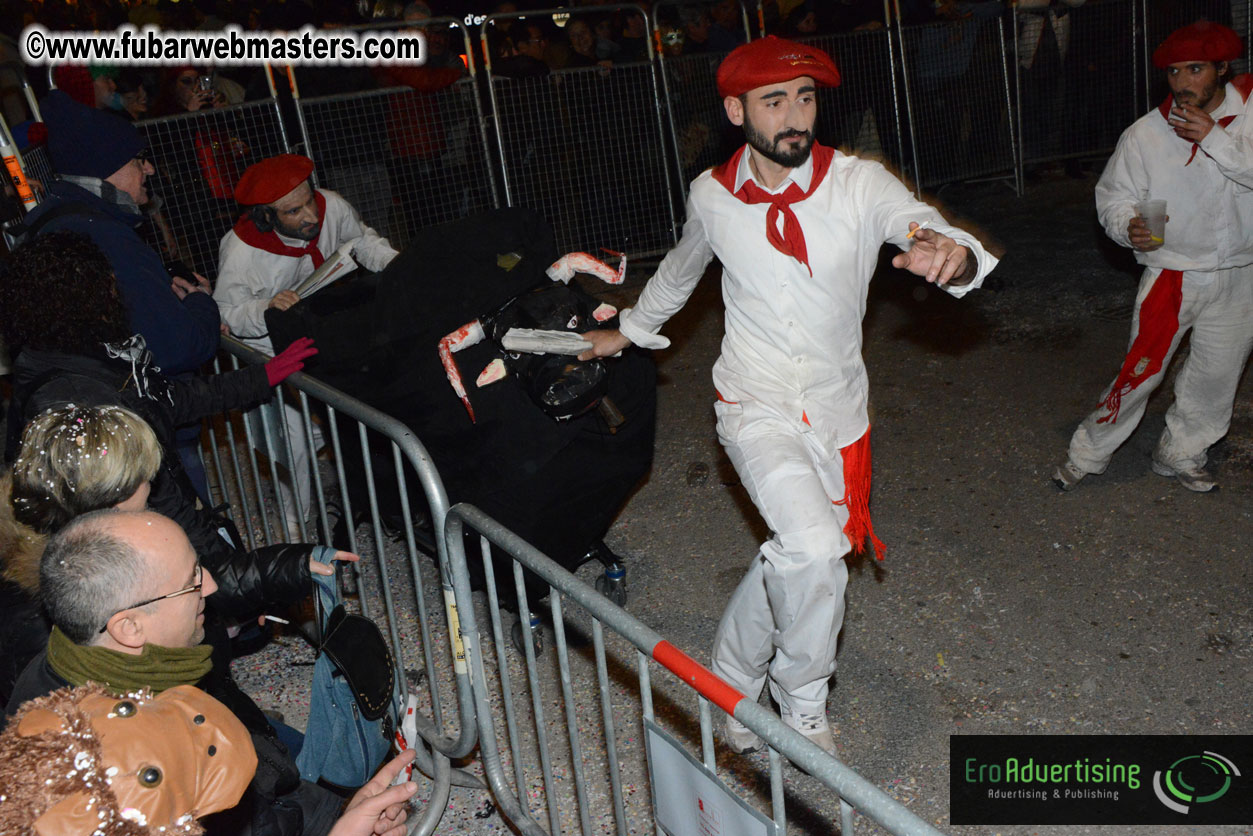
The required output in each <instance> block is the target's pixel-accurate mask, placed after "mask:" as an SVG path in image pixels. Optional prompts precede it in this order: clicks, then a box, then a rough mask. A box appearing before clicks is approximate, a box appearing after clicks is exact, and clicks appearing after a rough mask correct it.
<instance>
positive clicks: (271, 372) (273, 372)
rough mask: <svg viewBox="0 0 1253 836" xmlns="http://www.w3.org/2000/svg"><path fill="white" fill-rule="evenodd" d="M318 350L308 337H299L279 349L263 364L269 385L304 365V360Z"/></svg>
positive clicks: (276, 383) (278, 382) (279, 381)
mask: <svg viewBox="0 0 1253 836" xmlns="http://www.w3.org/2000/svg"><path fill="white" fill-rule="evenodd" d="M317 353H318V350H317V349H316V348H314V347H313V340H312V339H311V338H309V337H301V338H300V339H298V340H296V341H295V342H293V343H292V344H291V345H289V346H287V348H285V349H283V350H282V351H280V352H279V353H278V354H276V355H275V356H274V359H273V360H271V361H270V362H268V363H266V364H265V376H266V379H267V380H268V381H269V382H270V385H271V386H277V385H279V384H280V383H282V382H283V381H284V380H286V379H287V378H288V377H290V376H292V375H294V374H295V373H296V372H298V371H300V370H301V369H303V368H304V367H305V363H304V361H305V360H307V359H308V358H310V357H312V356H313V355H315V354H317Z"/></svg>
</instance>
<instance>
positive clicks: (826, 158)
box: [713, 142, 835, 276]
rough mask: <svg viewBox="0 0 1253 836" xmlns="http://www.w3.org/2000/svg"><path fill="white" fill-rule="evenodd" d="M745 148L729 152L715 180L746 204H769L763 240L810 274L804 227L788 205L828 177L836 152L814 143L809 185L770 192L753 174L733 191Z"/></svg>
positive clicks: (811, 190)
mask: <svg viewBox="0 0 1253 836" xmlns="http://www.w3.org/2000/svg"><path fill="white" fill-rule="evenodd" d="M747 150H748V146H747V145H745V146H744V147H742V148H740V150H738V151H736V152H735V153H734V154H732V155H731V159H729V160H727V161H726V162H725V163H723V164H722V165H720V166H718V167H717V168H715V169H714V170H713V177H714V179H715V180H717V181H718V182H719V183H721V184H722V185H723V186H724V187H725V188H726V190H727V191H729V192H730V193H731V194H733V195H735V196H736V197H737V198H739V199H740V200H742V201H744V202H745V203H769V204H770V210H769V211H768V212H766V240H767V241H769V242H770V246H772V247H774V248H775V249H776V250H778V251H779V252H781V253H783V254H784V255H788V256H791V257H792V258H794V259H796V260H797V261H799V262H800V263H801V264H804V265H805V269H807V270H809V275H811V276H812V275H813V274H814V271H813V268H812V267H810V266H809V250H808V249H806V247H805V230H804V229H802V228H801V222H800V219H799V218H797V217H796V213H795V212H793V211H792V207H791V204H793V203H797V202H799V201H802V200H804V199H805V198H807V197H809V196H810V195H811V194H813V193H814V190H815V189H817V188H818V186H820V185H822V181H823V180H824V179H825V178H826V176H827V170H828V169H830V168H831V160H833V159H834V158H835V152H834V151H832V150H831V149H830V148H827V147H825V146H823V145H819V144H818V143H816V142H815V143H814V145H813V150H812V151H811V152H810V155H811V157H812V158H813V161H814V171H813V175H812V176H811V177H810V180H809V188H808V189H807V190H802V189H801V187H800V186H798V185H796V183H791V184H789V185H788V187H787V188H786V189H784V190H783V191H782V192H780V193H779V194H770V192H768V191H766V190H765V189H763V188H762V187H761V186H758V185H757V184H756V183H755V182H754V181H753V178H752V177H749V178H748V179H747V180H745V181H744V185H743V186H740V190H739V191H738V192H737V191H736V190H735V175H736V173H737V172H738V171H739V167H740V158H741V157H743V156H744V154H745V152H746V151H747ZM779 213H783V234H782V235H780V234H779Z"/></svg>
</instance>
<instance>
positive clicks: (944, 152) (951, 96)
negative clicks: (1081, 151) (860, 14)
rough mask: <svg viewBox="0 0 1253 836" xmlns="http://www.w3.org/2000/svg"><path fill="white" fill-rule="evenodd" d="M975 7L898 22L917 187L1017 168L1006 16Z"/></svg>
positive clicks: (992, 8)
mask: <svg viewBox="0 0 1253 836" xmlns="http://www.w3.org/2000/svg"><path fill="white" fill-rule="evenodd" d="M973 8H974V14H973V15H972V16H971V17H967V18H963V19H960V20H954V21H940V22H936V23H926V24H915V25H908V26H899V27H898V32H899V36H900V49H901V64H902V67H903V70H904V92H905V108H906V114H907V123H908V126H909V139H910V145H911V148H912V151H911V155H912V159H911V161H912V162H913V166H912V168H913V172H914V180H915V182H916V183H917V184H918V186H920V187H927V186H936V185H940V184H943V183H950V182H954V181H958V180H973V179H976V178H986V177H993V176H1002V175H1003V176H1006V177H1016V173H1017V171H1018V166H1019V160H1018V159H1017V153H1016V147H1017V143H1016V139H1015V121H1014V118H1013V101H1012V98H1011V95H1010V84H1011V80H1010V75H1009V59H1008V55H1009V51H1008V49H1007V45H1006V37H1007V36H1006V32H1005V20H1004V18H1003V17H1002V16H1001V12H1000V6H999V5H996V4H980V5H976V6H974V7H973ZM896 11H897V16H898V17H899V15H900V4H899V0H897V9H896Z"/></svg>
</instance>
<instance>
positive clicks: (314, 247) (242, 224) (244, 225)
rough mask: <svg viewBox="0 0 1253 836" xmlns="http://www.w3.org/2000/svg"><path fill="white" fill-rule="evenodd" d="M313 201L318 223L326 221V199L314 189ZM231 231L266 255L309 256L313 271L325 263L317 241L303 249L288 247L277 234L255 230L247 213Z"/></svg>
mask: <svg viewBox="0 0 1253 836" xmlns="http://www.w3.org/2000/svg"><path fill="white" fill-rule="evenodd" d="M313 199H314V201H315V202H316V203H317V205H318V222H319V223H322V222H324V221H325V220H326V198H325V197H323V196H322V193H321V192H320V191H318V190H317V189H314V190H313ZM233 229H234V230H235V234H236V235H238V236H239V240H241V241H243V242H244V243H245V244H247V245H248V246H250V247H256V248H257V249H259V250H265V251H266V252H267V253H274V254H275V255H289V256H291V257H292V258H300V257H301V256H305V255H307V256H309V257H310V258H312V259H313V269H314V270H316V269H318V268H319V267H321V266H322V262H323V261H326V259H325V258H324V257H323V256H322V251H321V250H319V249H318V242H317V241H310V242H309V243H308V244H306V245H305V246H303V247H289V246H287V245H286V244H284V243H283V242H282V241H281V240H280V239H279V237H278V233H277V232H275V231H274V230H270V231H269V232H262V231H261V230H259V229H257V225H256V224H255V223H253V222H252V218H250V217H248V214H247V213H244V214H243V215H240V216H239V220H237V221H235V226H234V227H233ZM319 237H320V236H319Z"/></svg>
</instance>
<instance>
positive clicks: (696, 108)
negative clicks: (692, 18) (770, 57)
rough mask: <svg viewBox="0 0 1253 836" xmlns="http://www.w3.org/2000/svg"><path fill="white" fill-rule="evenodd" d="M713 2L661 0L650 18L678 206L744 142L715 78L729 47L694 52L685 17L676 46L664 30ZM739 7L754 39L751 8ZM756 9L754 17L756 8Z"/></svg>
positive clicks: (747, 36) (745, 33)
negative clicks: (684, 12) (689, 10)
mask: <svg viewBox="0 0 1253 836" xmlns="http://www.w3.org/2000/svg"><path fill="white" fill-rule="evenodd" d="M713 5H714V3H712V2H708V0H707V2H705V3H699V4H688V3H682V2H681V0H660V2H657V3H654V4H653V8H652V17H651V19H650V23H651V28H652V32H653V39H654V46H656V47H657V52H656V56H657V63H656V74H657V76H658V77H659V78H660V80H661V89H662V93H663V99H664V101H665V112H666V126H667V128H668V130H669V137H668V138H669V142H670V153H671V154H672V156H673V159H674V164H675V171H676V172H677V175H678V176H677V178H676V185H677V187H678V194H677V195H676V197H677V200H676V203H677V204H678V205H679V206H680V207H683V206H685V205H686V203H687V191H688V186H689V185H690V184H691V182H692V181H693V180H694V179H696V176H697V175H698V174H700V173H701V172H702V171H704V170H705V169H707V168H712V167H713V166H715V165H717V164H719V163H721V162H722V161H723V160H725V159H726V158H727V157H728V156H729V155H730V154H731V152H732V151H734V150H735V149H736V148H738V147H739V146H740V145H742V144H743V135H742V134H740V132H739V129H738V128H735V127H733V126H732V125H731V123H730V122H729V121H727V117H726V113H725V111H724V110H723V107H722V100H721V99H720V98H719V97H718V87H717V83H716V76H717V72H718V65H719V64H721V63H722V59H723V58H725V57H727V55H728V54H730V51H729V50H725V51H710V50H705V51H699V52H693V51H692V49H693V47H692V45H691V44H690V43H688V41H687V35H686V32H685V31H684V29H685V27H683V25H682V21H681V19H680V21H679V23H678V25H677V27H678V30H679V32H680V33H681V34H682V35H683V37H684V41H683V43H682V44H681V45H678V46H677V48H676V47H675V46H670V45H667V44H666V42H665V39H664V32H663V30H666V31H668V27H670V26H674V25H675V23H674V21H673V18H674V17H675V16H676V15H679V14H681V12H682V10H683V9H686V8H690V7H694V8H697V9H700V10H701V11H702V12H704V13H705V14H706V15H708V14H709V11H710V7H712V6H713ZM736 7H737V8H738V9H739V11H740V14H739V23H740V30H739V31H737V34H738V35H739V36H740V38H741V39H742V40H751V39H752V37H753V34H754V33H753V29H752V28H751V26H750V24H749V15H748V10H747V8H746V7H745V6H744V5H743V4H742V3H740V2H738V0H737V2H736ZM753 12H754V18H756V16H757V9H756V8H755V7H754V10H753ZM668 20H669V22H667V21H668Z"/></svg>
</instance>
